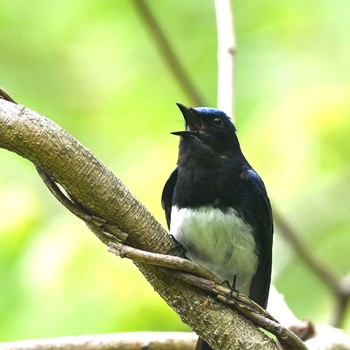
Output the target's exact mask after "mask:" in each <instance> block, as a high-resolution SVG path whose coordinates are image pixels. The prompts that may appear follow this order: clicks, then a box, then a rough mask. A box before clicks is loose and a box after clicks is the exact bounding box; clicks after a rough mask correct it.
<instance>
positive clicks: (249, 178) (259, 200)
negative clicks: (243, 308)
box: [242, 169, 273, 308]
mask: <svg viewBox="0 0 350 350" xmlns="http://www.w3.org/2000/svg"><path fill="white" fill-rule="evenodd" d="M242 177H243V179H244V180H245V181H246V183H247V187H248V188H249V189H250V191H249V192H250V195H251V197H252V199H253V201H254V208H253V215H254V227H253V231H254V237H255V240H256V244H257V248H258V251H259V264H258V267H257V271H256V274H255V276H254V278H253V280H252V284H251V287H250V298H251V299H252V300H254V301H255V302H256V303H258V304H259V305H261V306H262V307H265V308H266V304H267V299H268V296H269V289H270V282H271V264H272V240H273V220H272V210H271V205H270V201H269V198H268V196H267V193H266V189H265V185H264V183H263V181H262V180H261V178H260V177H259V175H258V174H257V173H256V172H255V171H254V170H252V169H247V170H246V171H244V174H243V176H242Z"/></svg>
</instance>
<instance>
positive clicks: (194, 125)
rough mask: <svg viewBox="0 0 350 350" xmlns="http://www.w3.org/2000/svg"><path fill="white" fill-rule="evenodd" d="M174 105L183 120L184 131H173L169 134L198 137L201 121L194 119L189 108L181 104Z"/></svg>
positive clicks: (194, 116)
mask: <svg viewBox="0 0 350 350" xmlns="http://www.w3.org/2000/svg"><path fill="white" fill-rule="evenodd" d="M176 104H177V106H178V107H179V109H180V111H181V113H182V115H183V116H184V118H185V121H186V130H184V131H174V132H172V133H171V134H173V135H179V136H186V135H188V136H189V135H194V136H196V135H198V133H199V130H200V129H201V127H202V121H201V120H200V119H199V118H198V117H196V115H195V114H194V113H193V112H192V110H191V108H188V107H186V106H184V105H183V104H181V103H176Z"/></svg>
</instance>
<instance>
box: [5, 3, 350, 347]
mask: <svg viewBox="0 0 350 350" xmlns="http://www.w3.org/2000/svg"><path fill="white" fill-rule="evenodd" d="M148 4H149V5H150V6H151V8H152V10H153V12H154V14H155V15H156V17H157V19H158V20H159V22H160V25H161V27H162V28H163V30H164V31H165V33H166V35H167V36H168V38H169V39H170V42H171V44H172V46H173V47H174V49H175V50H176V52H177V54H178V55H179V57H180V58H181V60H182V62H183V64H184V66H185V68H186V71H187V72H188V74H189V75H190V77H191V79H192V80H193V82H194V84H195V86H196V87H197V88H198V89H199V91H200V93H201V95H202V97H203V98H204V99H205V101H206V104H207V105H210V106H215V105H216V85H217V84H216V72H217V61H216V27H215V11H214V5H213V2H212V1H203V0H196V1H183V0H182V1H181V0H180V1H179V0H164V1H161V0H150V1H148ZM349 11H350V3H349V2H348V1H346V0H334V1H316V0H311V1H307V2H306V1H292V2H281V1H266V0H254V1H253V0H237V1H236V2H235V21H236V33H237V42H238V54H237V64H236V117H235V123H236V126H237V129H238V135H239V138H240V141H241V144H242V148H243V150H244V153H245V155H246V156H247V158H248V159H249V161H250V162H251V164H252V165H253V166H254V168H255V169H256V170H257V171H258V172H259V174H260V175H261V176H262V178H263V179H264V181H265V184H266V186H267V188H268V192H269V194H270V197H271V199H272V202H273V206H274V207H275V208H278V210H279V212H281V213H282V214H283V215H284V216H285V217H286V218H287V220H288V222H289V223H290V224H291V225H292V226H293V227H294V228H295V230H296V231H297V232H298V233H299V234H300V236H301V237H302V239H303V240H304V241H305V242H306V244H307V245H308V247H309V249H310V250H311V251H312V252H313V253H314V255H315V256H316V257H317V258H318V259H320V260H321V261H323V262H324V263H326V264H327V265H329V266H330V267H331V268H332V270H334V273H335V274H336V275H337V276H344V275H346V274H347V273H349V265H350V259H349V247H350V234H349V232H350V220H349V198H350V186H349V180H350V176H349V175H350V161H349V160H350V159H349V158H350V157H349V155H350V142H349V133H350V118H349V114H350V102H349V101H350V79H349V77H350V67H349V65H350V64H349V56H350V39H349V38H350V36H349V34H350V25H349ZM0 52H1V54H0V86H2V87H3V88H5V89H6V90H7V91H8V92H9V93H10V94H11V95H12V96H13V97H14V98H15V99H16V100H17V101H18V102H20V103H22V104H24V105H26V106H28V107H29V108H32V109H33V110H36V111H38V112H39V113H41V114H43V115H45V116H47V117H49V118H50V119H52V120H53V121H55V122H56V123H57V124H59V125H60V126H62V127H63V128H65V129H66V130H67V131H68V132H70V133H71V134H72V135H73V136H74V137H76V138H77V139H78V140H79V141H80V142H82V143H83V144H84V145H85V146H87V147H88V148H89V149H90V150H92V151H93V152H94V153H95V155H96V156H97V157H98V158H99V159H100V160H101V161H102V162H103V163H104V164H105V165H106V166H107V167H108V168H110V169H111V170H112V171H113V172H114V173H115V174H116V175H117V176H118V177H119V178H120V179H121V180H122V181H123V182H124V184H125V185H126V186H127V187H128V188H129V189H130V190H131V191H132V192H133V193H134V194H135V195H136V196H137V197H138V199H140V200H141V201H142V202H143V203H144V204H145V205H146V207H147V208H148V209H149V210H150V211H151V212H152V213H153V214H154V215H155V216H156V218H157V219H159V220H160V221H161V222H162V223H163V224H164V225H165V220H164V217H163V212H162V209H161V206H160V195H161V191H162V187H163V184H164V182H165V181H166V179H167V177H168V175H169V174H170V172H171V171H172V169H173V168H174V166H175V163H176V158H177V143H178V139H177V138H175V137H174V136H172V135H170V134H169V133H170V132H171V131H174V130H179V129H181V128H182V127H183V120H182V117H181V114H180V113H179V111H178V109H177V108H176V106H175V102H182V103H184V104H187V105H192V101H190V100H189V99H188V98H187V97H186V95H185V93H184V92H183V91H182V90H181V88H180V87H179V84H178V82H177V81H176V80H175V79H174V77H173V76H172V75H171V74H170V72H169V70H168V68H167V66H166V64H165V63H164V61H163V58H162V57H161V56H160V55H159V52H158V50H157V48H156V47H155V46H154V42H153V40H152V39H151V37H150V36H149V32H148V31H147V29H146V28H145V26H144V24H143V22H142V21H141V19H140V17H139V16H138V13H137V12H136V11H135V7H134V5H133V2H132V1H127V0H118V1H106V0H84V1H82V0H75V1H73V2H72V1H61V0H52V1H42V0H31V1H29V0H17V1H3V2H1V3H0ZM0 162H1V171H0V315H1V316H0V341H7V340H16V339H27V338H35V337H51V336H63V335H79V334H87V333H103V332H124V331H144V330H149V331H164V330H166V331H176V330H188V329H189V328H188V327H187V326H186V325H184V324H182V323H181V321H180V320H179V318H178V317H177V315H176V314H175V313H174V312H173V311H172V310H171V309H170V308H169V307H168V306H167V305H166V304H165V302H164V301H162V300H161V298H160V297H159V296H158V295H157V294H156V292H154V291H153V289H152V288H151V287H150V286H149V285H148V283H147V282H146V281H145V279H144V278H143V277H142V275H141V274H140V273H139V272H138V270H137V269H136V267H134V266H133V264H132V263H131V262H129V261H124V260H121V259H119V258H116V257H114V256H113V255H112V254H109V253H107V250H106V247H105V246H103V245H102V244H101V243H99V241H98V240H97V239H96V238H95V237H94V236H93V234H92V233H91V232H90V231H89V230H88V229H87V228H86V227H85V225H84V224H83V223H82V222H81V221H79V220H78V219H77V218H75V217H73V216H72V215H71V214H70V213H68V212H67V211H66V209H64V208H63V207H61V205H59V204H58V203H57V202H56V200H55V199H54V198H53V197H52V196H51V195H50V194H49V193H48V191H47V189H46V188H45V187H44V185H43V184H42V183H41V181H40V179H39V177H38V175H37V174H36V172H35V169H34V167H33V165H32V164H30V163H29V162H28V161H26V160H24V159H21V158H19V157H18V156H17V155H15V154H13V153H10V152H7V151H5V150H0ZM275 237H276V239H275V245H274V263H273V268H274V282H275V284H276V285H277V287H278V288H279V289H280V291H281V292H283V293H284V294H285V297H286V299H287V302H288V303H289V305H290V307H291V308H292V309H293V311H294V312H295V313H296V315H297V316H298V317H300V318H307V319H311V320H313V321H315V322H328V321H329V320H330V318H331V316H332V313H333V309H334V300H333V299H332V296H331V294H330V293H329V291H328V289H327V288H326V287H325V285H324V284H323V283H321V282H320V281H319V280H318V279H317V278H316V277H315V275H314V274H313V273H312V271H310V269H309V268H308V267H306V266H305V265H304V264H303V263H302V262H301V261H300V259H299V258H298V256H296V255H295V253H294V251H293V250H292V249H291V247H290V244H289V243H288V242H286V241H285V240H284V239H283V238H282V237H281V235H280V233H279V232H278V229H277V230H276V235H275ZM345 327H347V328H348V329H350V317H349V312H348V317H347V320H346V322H345Z"/></svg>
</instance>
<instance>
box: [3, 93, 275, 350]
mask: <svg viewBox="0 0 350 350" xmlns="http://www.w3.org/2000/svg"><path fill="white" fill-rule="evenodd" d="M0 147H1V148H5V149H7V150H9V151H12V152H15V153H17V154H19V155H21V156H22V157H24V158H26V159H28V160H29V161H31V162H32V163H34V164H35V165H36V166H37V167H39V168H40V169H42V171H43V172H44V173H46V174H48V176H49V177H50V178H52V179H53V181H54V182H56V183H58V184H59V185H60V186H61V187H62V188H63V189H64V190H65V192H66V193H67V194H68V195H69V198H70V199H71V200H72V201H73V203H74V204H76V205H78V206H79V207H80V208H83V209H84V211H86V212H87V213H88V214H89V215H91V217H98V218H103V220H105V222H107V223H108V225H112V226H115V227H117V229H118V230H120V231H121V232H124V233H125V234H126V235H127V236H125V237H127V239H126V244H127V245H129V246H131V247H134V248H137V249H141V250H145V251H150V252H154V253H160V254H164V253H166V252H168V251H170V250H171V249H172V250H173V248H174V247H173V240H172V238H171V236H170V235H169V234H168V233H167V232H166V231H165V230H164V229H163V228H162V226H161V225H160V224H159V223H158V222H157V221H156V220H155V219H154V217H153V216H152V215H151V214H150V213H149V212H148V211H147V209H146V208H144V206H143V205H142V204H141V203H140V202H138V201H137V199H136V198H135V197H134V196H133V195H132V194H131V193H130V192H129V191H128V190H127V189H126V188H125V187H124V185H123V184H122V183H121V182H120V181H119V180H118V179H117V178H116V177H115V176H114V175H113V174H112V173H111V172H110V171H109V170H108V169H106V168H105V167H104V166H103V164H101V163H100V162H99V161H98V160H97V159H96V158H95V156H94V155H93V154H92V153H91V152H90V151H89V150H87V149H86V148H85V147H84V146H83V145H82V144H80V143H79V142H78V141H77V140H75V139H74V138H73V137H72V136H71V135H70V134H68V133H67V132H66V131H65V130H63V129H61V128H60V127H59V126H58V125H56V124H55V123H53V122H52V121H50V120H49V119H47V118H45V117H43V116H41V115H40V114H38V113H36V112H34V111H31V110H30V109H28V108H25V107H24V106H21V105H16V104H13V103H10V102H7V101H3V100H0ZM111 234H113V231H112V232H111ZM105 243H106V242H105ZM136 265H137V266H138V268H139V269H140V270H141V272H142V273H143V274H144V275H145V277H146V278H147V279H148V281H149V282H150V283H151V284H152V286H153V287H154V289H155V290H156V291H157V292H158V293H159V294H160V295H161V296H162V297H163V299H164V300H165V301H166V302H167V303H168V304H169V305H170V306H171V307H172V308H173V309H174V310H175V311H176V312H177V313H178V314H179V316H180V317H181V319H182V320H183V321H184V322H185V323H187V324H189V325H190V326H191V327H192V328H193V329H194V330H195V331H198V332H200V333H203V332H208V333H209V334H211V335H212V345H213V346H214V348H215V347H216V348H218V347H220V348H221V349H228V348H235V347H236V348H237V347H238V346H243V347H245V348H251V349H258V348H260V347H261V345H260V344H262V343H263V344H264V348H265V349H276V346H275V344H274V342H273V341H272V340H271V339H269V338H268V337H267V336H266V335H264V334H263V333H262V332H260V331H259V330H258V329H257V328H256V327H254V326H253V325H252V324H251V323H249V322H248V321H247V320H246V319H245V318H244V317H242V316H241V315H240V314H238V313H235V312H233V311H232V310H231V309H230V307H229V306H228V305H225V304H223V303H221V302H219V301H218V300H216V298H215V297H211V296H209V295H208V294H207V293H205V292H202V291H200V290H199V289H198V288H194V287H192V286H190V285H188V284H187V283H185V282H182V281H180V280H178V279H175V278H173V277H172V276H171V275H170V274H169V273H167V272H164V271H163V270H161V269H159V268H157V267H153V266H149V265H145V264H143V263H136ZM204 329H205V330H204ZM219 344H220V345H219ZM238 344H240V345H238Z"/></svg>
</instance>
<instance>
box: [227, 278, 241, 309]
mask: <svg viewBox="0 0 350 350" xmlns="http://www.w3.org/2000/svg"><path fill="white" fill-rule="evenodd" d="M236 282H237V275H236V274H234V275H233V283H232V285H230V282H229V281H224V284H225V285H227V286H228V287H229V288H230V293H229V295H228V296H227V298H226V302H227V301H228V300H229V299H231V298H232V296H233V294H236V295H237V298H238V296H239V294H240V292H239V290H238V289H236Z"/></svg>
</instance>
